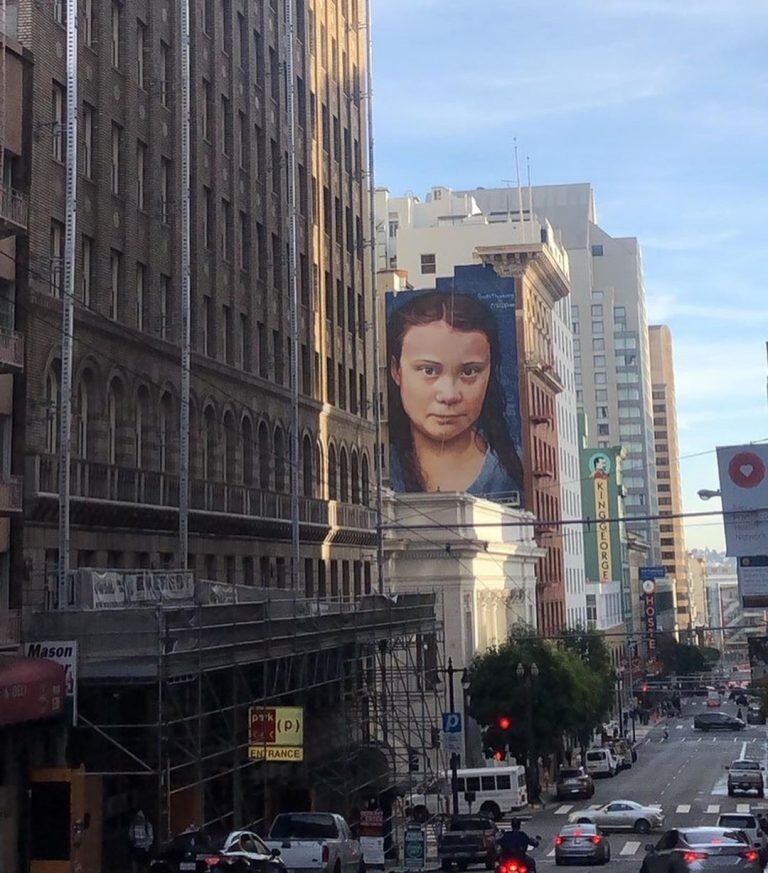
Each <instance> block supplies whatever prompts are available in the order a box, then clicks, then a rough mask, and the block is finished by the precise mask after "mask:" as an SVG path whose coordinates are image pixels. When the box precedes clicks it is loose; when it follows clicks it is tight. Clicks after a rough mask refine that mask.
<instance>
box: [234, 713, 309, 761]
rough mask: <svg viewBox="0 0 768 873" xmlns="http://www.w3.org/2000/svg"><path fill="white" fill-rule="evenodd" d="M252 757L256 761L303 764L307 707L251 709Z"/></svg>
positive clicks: (249, 730)
mask: <svg viewBox="0 0 768 873" xmlns="http://www.w3.org/2000/svg"><path fill="white" fill-rule="evenodd" d="M248 757H249V758H251V759H252V760H256V761H264V760H266V761H303V760H304V709H303V707H301V706H252V707H250V709H249V710H248Z"/></svg>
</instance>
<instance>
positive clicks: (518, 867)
mask: <svg viewBox="0 0 768 873" xmlns="http://www.w3.org/2000/svg"><path fill="white" fill-rule="evenodd" d="M499 873H528V868H527V867H526V866H525V864H520V863H519V862H517V861H509V862H507V863H506V864H502V865H501V866H500V867H499Z"/></svg>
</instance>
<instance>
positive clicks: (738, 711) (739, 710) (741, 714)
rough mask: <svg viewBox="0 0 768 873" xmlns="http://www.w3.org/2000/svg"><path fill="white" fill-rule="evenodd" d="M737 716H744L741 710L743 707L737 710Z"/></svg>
mask: <svg viewBox="0 0 768 873" xmlns="http://www.w3.org/2000/svg"><path fill="white" fill-rule="evenodd" d="M736 718H744V713H743V712H742V711H741V707H739V708H738V709H737V710H736Z"/></svg>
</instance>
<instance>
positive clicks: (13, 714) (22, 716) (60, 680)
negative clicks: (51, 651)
mask: <svg viewBox="0 0 768 873" xmlns="http://www.w3.org/2000/svg"><path fill="white" fill-rule="evenodd" d="M64 694H65V684H64V667H62V666H61V664H57V663H56V662H55V661H48V660H45V659H43V658H20V657H16V656H13V655H2V656H0V725H9V724H21V723H22V722H25V721H37V720H38V719H41V718H50V717H51V716H54V715H58V714H59V713H60V712H63V711H64Z"/></svg>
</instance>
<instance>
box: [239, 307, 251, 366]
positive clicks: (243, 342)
mask: <svg viewBox="0 0 768 873" xmlns="http://www.w3.org/2000/svg"><path fill="white" fill-rule="evenodd" d="M239 363H240V367H241V368H242V369H243V370H245V372H246V373H248V372H250V370H251V331H250V325H249V322H248V316H247V315H246V314H245V313H244V312H243V313H241V314H240V354H239Z"/></svg>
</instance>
